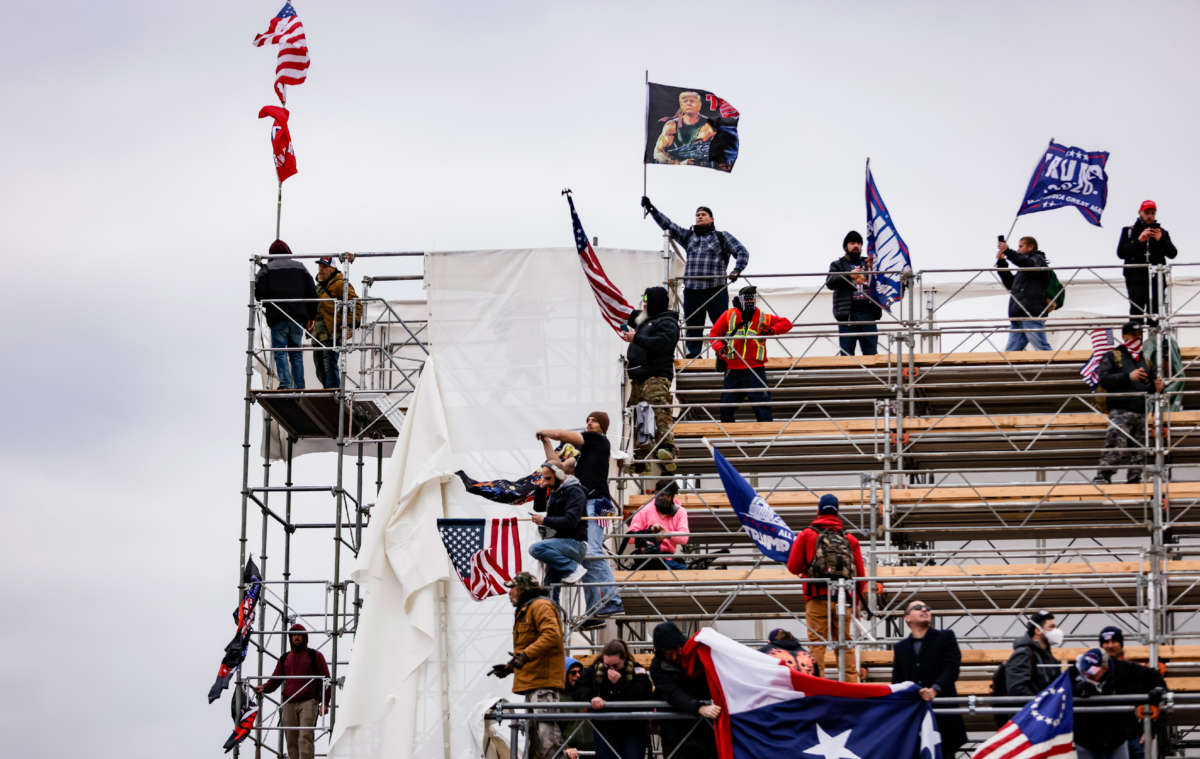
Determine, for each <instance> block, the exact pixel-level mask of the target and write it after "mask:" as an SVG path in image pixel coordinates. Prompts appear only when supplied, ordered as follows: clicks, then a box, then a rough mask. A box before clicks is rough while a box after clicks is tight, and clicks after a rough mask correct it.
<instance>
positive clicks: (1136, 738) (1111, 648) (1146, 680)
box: [1100, 625, 1168, 759]
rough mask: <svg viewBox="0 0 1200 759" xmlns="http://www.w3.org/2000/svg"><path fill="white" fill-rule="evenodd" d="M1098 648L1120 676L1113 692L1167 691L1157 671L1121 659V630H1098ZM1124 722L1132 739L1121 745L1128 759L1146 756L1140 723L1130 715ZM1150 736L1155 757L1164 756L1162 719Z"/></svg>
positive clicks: (1165, 746)
mask: <svg viewBox="0 0 1200 759" xmlns="http://www.w3.org/2000/svg"><path fill="white" fill-rule="evenodd" d="M1100 648H1101V649H1102V650H1103V651H1104V653H1106V654H1108V655H1109V656H1110V657H1112V659H1113V661H1115V662H1118V663H1119V666H1118V670H1117V671H1118V673H1119V674H1120V676H1119V677H1117V678H1116V683H1115V685H1114V687H1113V693H1116V694H1118V695H1125V694H1137V695H1147V694H1149V693H1151V692H1152V691H1154V690H1156V689H1161V690H1163V691H1165V690H1166V689H1167V681H1166V680H1164V679H1163V676H1162V674H1161V673H1160V672H1159V671H1158V670H1156V669H1153V668H1151V667H1147V666H1144V665H1142V664H1138V663H1137V662H1131V661H1126V660H1125V633H1123V632H1121V628H1119V627H1117V626H1115V625H1109V626H1107V627H1105V628H1103V629H1101V630H1100ZM1120 665H1124V666H1120ZM1122 670H1124V671H1122ZM1128 719H1129V721H1130V727H1129V731H1130V733H1131V735H1132V736H1133V737H1131V738H1130V739H1129V740H1128V741H1127V742H1126V744H1125V745H1126V746H1127V747H1128V749H1129V759H1142V758H1143V757H1144V756H1145V755H1146V746H1145V736H1144V734H1143V731H1142V723H1141V721H1140V720H1138V719H1137V717H1135V716H1132V715H1131V716H1129V718H1128ZM1154 736H1155V739H1156V740H1157V741H1158V756H1165V755H1166V754H1167V739H1168V733H1167V725H1166V722H1165V720H1159V721H1158V722H1157V723H1156V724H1155V725H1154Z"/></svg>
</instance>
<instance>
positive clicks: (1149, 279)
mask: <svg viewBox="0 0 1200 759" xmlns="http://www.w3.org/2000/svg"><path fill="white" fill-rule="evenodd" d="M1157 217H1158V206H1157V205H1156V204H1155V202H1154V201H1153V200H1144V201H1142V206H1141V208H1139V209H1138V218H1137V221H1135V222H1134V223H1133V224H1131V225H1130V226H1128V227H1122V228H1121V239H1120V240H1119V241H1118V242H1117V258H1120V259H1121V260H1122V261H1124V262H1125V292H1126V293H1127V294H1128V295H1129V315H1130V316H1133V317H1136V318H1137V319H1138V320H1139V321H1140V320H1141V319H1142V318H1144V317H1145V315H1146V314H1147V313H1149V314H1151V315H1155V314H1157V313H1158V308H1159V303H1158V280H1157V278H1156V277H1155V275H1154V273H1153V272H1152V271H1150V269H1149V268H1148V267H1147V265H1148V264H1165V263H1166V262H1167V259H1168V258H1174V257H1175V256H1177V255H1179V251H1178V250H1176V249H1175V244H1174V243H1172V242H1171V235H1170V233H1168V232H1167V230H1165V229H1163V228H1162V227H1160V226H1159V225H1158V221H1157V220H1156V219H1157ZM1150 322H1151V323H1153V322H1154V319H1153V318H1151V319H1150Z"/></svg>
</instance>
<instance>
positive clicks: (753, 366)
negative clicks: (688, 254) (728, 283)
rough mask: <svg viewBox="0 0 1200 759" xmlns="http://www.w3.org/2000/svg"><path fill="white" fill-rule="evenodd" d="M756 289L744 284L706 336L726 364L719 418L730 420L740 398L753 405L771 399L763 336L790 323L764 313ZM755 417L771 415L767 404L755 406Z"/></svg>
mask: <svg viewBox="0 0 1200 759" xmlns="http://www.w3.org/2000/svg"><path fill="white" fill-rule="evenodd" d="M757 300H758V290H757V288H755V287H754V286H753V285H747V286H746V287H743V288H742V289H741V290H739V291H738V294H737V297H736V298H734V299H733V308H731V309H729V310H728V311H726V312H725V313H723V314H721V316H720V318H719V319H717V321H716V323H715V324H713V326H712V331H710V332H709V333H708V336H709V337H712V338H716V339H715V340H713V341H712V347H713V351H714V352H715V353H716V354H717V357H718V358H719V359H721V360H724V361H725V363H726V364H727V365H728V367H729V368H728V370H727V371H726V372H725V384H724V389H725V392H723V393H721V421H722V422H732V421H733V420H734V416H735V413H734V412H736V411H737V407H736V406H734V405H733V404H735V403H740V402H741V401H742V399H743V398H745V399H746V400H748V401H750V403H752V404H754V403H757V404H763V403H770V402H771V392H770V391H769V390H767V366H766V364H767V341H766V340H765V339H764V335H782V334H783V333H784V332H787V331H788V330H790V329H791V328H792V323H791V322H790V321H788V320H787V319H784V318H783V317H782V316H776V315H775V314H764V313H763V312H762V311H760V310H759V309H758V307H757ZM753 408H754V419H755V420H756V421H759V422H769V421H771V420H772V419H773V418H774V417H773V415H772V414H771V407H770V406H763V405H757V406H753Z"/></svg>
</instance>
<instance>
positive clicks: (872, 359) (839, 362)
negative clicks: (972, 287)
mask: <svg viewBox="0 0 1200 759" xmlns="http://www.w3.org/2000/svg"><path fill="white" fill-rule="evenodd" d="M1180 351H1181V353H1182V354H1183V360H1184V362H1187V361H1192V360H1194V359H1196V358H1197V357H1200V347H1188V348H1181V349H1180ZM1091 356H1092V352H1091V351H1089V350H1073V351H1017V352H1008V353H1003V352H996V351H979V352H977V353H918V354H916V355H914V356H913V363H915V364H916V365H918V366H921V367H932V366H989V365H995V366H997V367H1005V366H1008V365H1009V364H1010V363H1011V364H1023V365H1029V364H1043V365H1044V364H1086V363H1087V362H1088V359H1090V358H1091ZM890 360H891V357H890V356H888V355H886V354H884V355H879V356H805V357H803V358H794V357H792V356H770V357H768V358H767V361H766V364H767V369H769V370H785V369H849V368H856V367H867V368H872V369H878V368H886V367H887V366H888V365H889V361H890ZM675 369H676V371H682V372H712V371H716V361H715V360H714V359H711V358H698V359H684V358H677V359H675Z"/></svg>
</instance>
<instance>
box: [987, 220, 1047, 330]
mask: <svg viewBox="0 0 1200 759" xmlns="http://www.w3.org/2000/svg"><path fill="white" fill-rule="evenodd" d="M1009 261H1012V263H1013V265H1015V266H1016V267H1017V271H1016V273H1013V272H1011V271H1009V268H1008V262H1009ZM1030 268H1034V269H1038V268H1040V269H1041V271H1027V270H1028V269H1030ZM996 273H997V274H999V275H1000V281H1001V282H1002V283H1004V288H1005V289H1006V290H1008V291H1009V293H1010V294H1009V298H1008V319H1009V321H1010V322H1011V323H1012V331H1011V332H1009V333H1008V344H1007V345H1005V346H1004V350H1006V351H1020V350H1025V346H1026V345H1032V346H1033V349H1034V350H1037V351H1048V350H1050V342H1049V341H1048V340H1046V314H1047V313H1048V310H1049V305H1050V303H1051V301H1050V299H1049V298H1047V297H1046V285H1047V283H1048V282H1049V279H1050V272H1049V271H1048V270H1047V269H1046V254H1045V253H1043V252H1042V251H1040V250H1038V244H1037V240H1035V239H1033V238H1032V237H1022V238H1021V241H1020V242H1018V243H1017V249H1016V250H1015V251H1014V250H1011V249H1010V248H1009V247H1008V243H1006V242H1004V241H1003V240H1001V241H1000V242H998V243H997V244H996Z"/></svg>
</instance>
